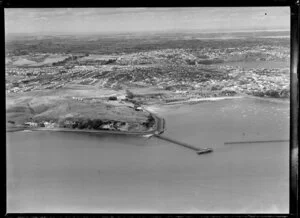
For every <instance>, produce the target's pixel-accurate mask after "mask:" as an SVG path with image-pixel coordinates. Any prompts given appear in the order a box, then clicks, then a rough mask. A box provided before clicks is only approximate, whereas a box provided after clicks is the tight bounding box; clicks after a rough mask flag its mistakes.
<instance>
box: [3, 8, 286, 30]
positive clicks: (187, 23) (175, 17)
mask: <svg viewBox="0 0 300 218" xmlns="http://www.w3.org/2000/svg"><path fill="white" fill-rule="evenodd" d="M4 14H5V33H6V34H9V33H46V34H49V33H50V34H51V33H106V32H144V31H169V30H172V31H184V30H192V31H200V32H201V31H206V32H219V31H225V32H226V31H244V30H278V29H285V30H289V28H290V8H289V7H223V8H221V7H219V8H217V7H214V8H209V7H202V8H6V9H5V11H4Z"/></svg>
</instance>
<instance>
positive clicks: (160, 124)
mask: <svg viewBox="0 0 300 218" xmlns="http://www.w3.org/2000/svg"><path fill="white" fill-rule="evenodd" d="M241 98H252V99H257V100H262V101H270V102H275V103H290V101H289V99H288V100H287V99H285V100H282V99H276V98H265V97H263V98H262V97H256V96H251V95H238V96H223V97H207V98H192V99H188V100H184V101H176V102H170V103H160V104H153V105H143V106H142V107H143V109H144V110H145V111H147V112H148V113H150V114H151V115H152V116H153V118H154V119H155V127H154V129H151V130H149V131H142V132H138V131H132V132H130V131H117V130H90V129H68V128H43V127H38V128H36V127H33V128H32V127H31V128H30V127H29V128H26V127H9V128H6V132H19V131H54V132H85V133H107V134H120V135H155V134H158V135H159V134H162V133H163V132H164V130H165V128H164V127H165V125H164V123H165V119H164V118H161V117H159V116H158V115H157V113H159V111H160V110H161V107H160V106H172V105H184V104H187V103H193V104H196V103H200V102H214V101H221V100H233V99H241Z"/></svg>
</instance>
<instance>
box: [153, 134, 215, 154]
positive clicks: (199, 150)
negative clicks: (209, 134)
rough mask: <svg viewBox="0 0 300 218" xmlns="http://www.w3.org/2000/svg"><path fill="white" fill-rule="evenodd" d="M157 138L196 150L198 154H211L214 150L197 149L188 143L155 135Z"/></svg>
mask: <svg viewBox="0 0 300 218" xmlns="http://www.w3.org/2000/svg"><path fill="white" fill-rule="evenodd" d="M154 136H155V137H156V138H159V139H162V140H165V141H168V142H172V143H174V144H177V145H181V146H183V147H186V148H189V149H191V150H194V151H196V153H197V154H199V155H200V154H206V153H210V152H212V151H213V150H212V149H211V148H197V147H194V146H192V145H189V144H187V143H184V142H180V141H177V140H174V139H171V138H169V137H166V136H162V135H156V134H155V135H154Z"/></svg>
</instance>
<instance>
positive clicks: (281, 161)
mask: <svg viewBox="0 0 300 218" xmlns="http://www.w3.org/2000/svg"><path fill="white" fill-rule="evenodd" d="M157 113H158V114H159V115H161V116H163V117H165V118H166V124H167V130H166V132H165V133H164V135H166V136H168V137H172V138H174V139H177V140H181V141H184V142H188V143H190V144H192V145H194V146H198V147H212V148H213V149H214V152H213V153H209V154H205V155H200V156H198V155H197V154H196V153H195V152H194V151H193V150H189V149H187V148H184V147H180V146H178V145H175V144H172V143H169V142H166V141H163V140H160V139H157V138H151V139H146V138H142V137H139V138H137V137H132V136H121V135H115V136H112V135H103V134H100V135H92V134H75V133H59V132H31V133H28V132H27V133H25V132H15V133H8V134H7V182H8V184H7V192H8V193H7V197H8V199H7V210H8V212H11V213H12V212H14V213H17V212H41V213H46V212H56V213H60V212H72V213H80V212H85V213H93V212H96V213H101V212H115V213H117V212H167V213H181V212H182V213H189V212H190V213H201V212H204V213H210V212H212V213H234V212H239V213H242V212H245V213H251V212H253V213H260V212H267V213H273V212H274V213H287V212H288V206H289V194H288V193H289V144H288V143H264V144H241V145H224V142H228V141H242V140H268V139H270V140H274V139H288V138H289V104H287V103H278V102H269V101H264V100H258V99H250V98H249V99H248V98H245V99H234V100H223V101H217V102H203V103H199V104H194V105H184V106H178V105H176V106H167V107H161V108H160V109H159V110H158V111H157Z"/></svg>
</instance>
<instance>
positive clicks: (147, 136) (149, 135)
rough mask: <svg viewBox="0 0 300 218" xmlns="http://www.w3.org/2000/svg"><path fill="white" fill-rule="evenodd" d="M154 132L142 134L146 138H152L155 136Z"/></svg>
mask: <svg viewBox="0 0 300 218" xmlns="http://www.w3.org/2000/svg"><path fill="white" fill-rule="evenodd" d="M153 135H154V134H146V135H142V136H143V137H145V138H150V137H151V136H153Z"/></svg>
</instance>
